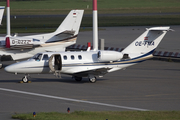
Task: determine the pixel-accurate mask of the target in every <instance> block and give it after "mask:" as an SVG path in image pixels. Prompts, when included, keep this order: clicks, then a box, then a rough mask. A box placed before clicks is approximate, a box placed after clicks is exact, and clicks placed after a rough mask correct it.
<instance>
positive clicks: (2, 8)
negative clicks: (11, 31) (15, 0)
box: [0, 6, 5, 25]
mask: <svg viewBox="0 0 180 120" xmlns="http://www.w3.org/2000/svg"><path fill="white" fill-rule="evenodd" d="M4 8H5V7H4V6H0V25H1V22H2V18H3V14H4Z"/></svg>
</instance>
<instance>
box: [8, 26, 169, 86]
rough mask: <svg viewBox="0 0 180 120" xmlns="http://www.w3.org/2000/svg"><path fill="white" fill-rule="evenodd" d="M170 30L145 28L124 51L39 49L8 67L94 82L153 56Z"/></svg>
mask: <svg viewBox="0 0 180 120" xmlns="http://www.w3.org/2000/svg"><path fill="white" fill-rule="evenodd" d="M169 30H170V27H153V28H149V29H146V31H145V32H144V33H143V34H142V35H140V36H139V37H138V38H137V39H136V40H135V41H133V42H132V43H131V44H130V45H129V46H127V47H126V48H125V49H124V50H123V51H122V52H116V51H103V50H91V51H81V52H45V53H38V54H36V55H35V56H34V57H32V58H31V59H29V60H27V61H23V62H19V63H15V64H12V65H10V66H7V67H6V68H5V70H6V71H7V72H10V73H15V74H19V73H23V74H32V73H38V74H39V73H56V74H57V73H58V74H59V73H62V74H67V75H71V76H73V77H74V78H75V80H76V81H81V80H82V77H88V78H89V81H90V82H92V83H94V82H96V78H97V77H102V76H103V75H105V74H107V73H109V72H113V71H117V70H120V69H123V68H126V67H129V66H131V65H134V64H137V63H140V62H142V61H145V60H147V59H149V58H152V57H153V55H152V53H153V51H154V50H155V48H156V47H157V46H158V45H159V43H160V42H161V40H162V39H163V37H164V35H165V34H166V33H167V31H169ZM22 80H23V82H27V81H28V77H27V76H25V77H23V79H22Z"/></svg>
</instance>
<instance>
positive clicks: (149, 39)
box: [122, 27, 170, 58]
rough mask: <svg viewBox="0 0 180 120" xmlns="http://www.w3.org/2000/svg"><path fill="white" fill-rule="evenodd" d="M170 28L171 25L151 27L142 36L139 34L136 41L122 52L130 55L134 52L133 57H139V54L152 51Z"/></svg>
mask: <svg viewBox="0 0 180 120" xmlns="http://www.w3.org/2000/svg"><path fill="white" fill-rule="evenodd" d="M169 30H170V27H153V28H149V29H147V30H146V31H145V32H144V33H143V34H142V35H141V36H139V37H138V38H137V39H136V40H135V41H134V42H132V43H131V44H130V45H129V46H128V47H126V48H125V49H124V50H123V51H122V53H123V54H129V55H132V54H133V57H137V56H139V55H143V54H147V53H152V52H153V51H154V50H155V48H156V47H157V46H158V45H159V43H160V42H161V40H162V39H163V37H164V35H165V34H166V33H167V31H169ZM134 55H135V56H134ZM131 58H132V56H131Z"/></svg>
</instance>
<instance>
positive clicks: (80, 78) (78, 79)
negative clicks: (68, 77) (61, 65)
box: [74, 76, 82, 82]
mask: <svg viewBox="0 0 180 120" xmlns="http://www.w3.org/2000/svg"><path fill="white" fill-rule="evenodd" d="M74 79H75V80H76V81H77V82H80V81H82V77H77V76H74Z"/></svg>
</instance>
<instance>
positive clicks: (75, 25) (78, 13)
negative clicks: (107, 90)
mask: <svg viewBox="0 0 180 120" xmlns="http://www.w3.org/2000/svg"><path fill="white" fill-rule="evenodd" d="M83 13H84V10H71V11H70V12H69V14H68V15H67V17H66V18H65V19H64V21H63V22H62V23H61V25H60V26H59V27H58V28H57V30H56V31H55V34H59V33H61V32H64V31H68V32H72V33H73V34H74V35H77V34H78V33H79V28H80V24H81V21H82V16H83Z"/></svg>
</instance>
